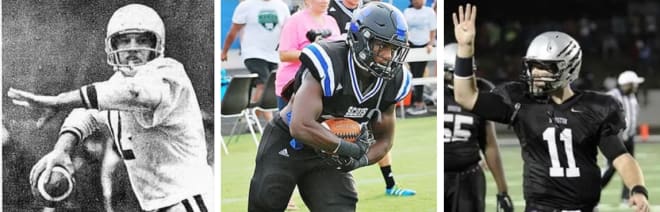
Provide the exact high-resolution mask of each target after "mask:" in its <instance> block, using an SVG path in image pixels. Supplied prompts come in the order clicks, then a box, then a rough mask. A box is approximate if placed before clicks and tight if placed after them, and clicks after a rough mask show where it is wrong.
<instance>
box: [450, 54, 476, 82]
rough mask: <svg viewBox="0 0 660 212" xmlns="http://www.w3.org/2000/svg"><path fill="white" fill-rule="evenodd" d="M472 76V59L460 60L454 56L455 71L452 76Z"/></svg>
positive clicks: (460, 58)
mask: <svg viewBox="0 0 660 212" xmlns="http://www.w3.org/2000/svg"><path fill="white" fill-rule="evenodd" d="M472 74H474V67H472V57H469V58H462V57H458V56H456V69H455V70H454V75H456V76H458V77H470V76H472Z"/></svg>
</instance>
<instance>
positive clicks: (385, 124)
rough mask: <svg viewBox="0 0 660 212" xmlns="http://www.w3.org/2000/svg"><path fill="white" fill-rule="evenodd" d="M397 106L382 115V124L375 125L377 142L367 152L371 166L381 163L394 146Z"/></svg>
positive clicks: (374, 130)
mask: <svg viewBox="0 0 660 212" xmlns="http://www.w3.org/2000/svg"><path fill="white" fill-rule="evenodd" d="M395 108H396V107H395V105H392V106H390V107H389V108H387V110H386V111H384V112H383V113H382V114H381V115H382V116H381V120H380V122H374V123H373V134H374V139H375V140H376V142H375V143H374V144H373V145H371V147H370V148H369V151H368V152H367V158H369V164H373V163H376V162H378V161H380V160H381V159H382V158H383V157H385V155H386V154H387V153H388V152H389V151H390V149H392V145H394V126H395V123H396V113H395Z"/></svg>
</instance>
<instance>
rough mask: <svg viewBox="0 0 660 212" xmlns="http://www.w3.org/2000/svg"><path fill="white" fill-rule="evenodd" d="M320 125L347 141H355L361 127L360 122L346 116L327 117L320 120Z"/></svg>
mask: <svg viewBox="0 0 660 212" xmlns="http://www.w3.org/2000/svg"><path fill="white" fill-rule="evenodd" d="M321 125H323V127H325V128H326V129H328V130H330V132H332V133H333V134H335V135H336V136H337V137H339V138H341V139H344V140H346V141H348V142H355V141H356V140H357V137H358V136H360V133H361V129H362V126H361V125H360V123H358V122H356V121H354V120H352V119H348V118H333V119H328V120H325V121H323V122H321Z"/></svg>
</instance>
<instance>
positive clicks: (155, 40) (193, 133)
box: [8, 4, 213, 211]
mask: <svg viewBox="0 0 660 212" xmlns="http://www.w3.org/2000/svg"><path fill="white" fill-rule="evenodd" d="M105 44H106V52H107V61H108V64H110V65H111V66H112V67H113V69H114V70H115V71H117V72H116V73H115V74H114V75H113V76H112V77H111V78H110V79H109V80H107V81H102V82H96V83H92V84H90V85H86V86H83V87H81V88H80V89H77V90H74V91H70V92H65V93H61V94H59V95H56V96H45V95H37V94H33V93H30V92H26V91H21V90H17V89H13V88H11V89H10V90H9V92H8V96H9V97H10V98H12V101H13V102H14V103H15V104H18V105H23V106H28V107H45V108H50V109H55V110H57V109H64V108H76V109H74V110H73V111H72V112H71V114H69V116H68V117H67V118H66V120H65V121H64V123H63V124H62V127H61V130H60V136H59V138H58V141H57V143H56V144H55V147H54V149H53V151H52V152H50V153H48V154H47V155H45V156H44V157H43V158H41V159H40V160H39V161H38V162H37V164H35V165H34V167H33V168H32V171H31V173H30V182H31V183H34V182H35V181H36V178H37V175H38V173H41V172H42V171H44V173H45V174H49V173H50V172H51V170H52V168H53V167H54V166H55V165H61V166H63V167H65V168H66V169H68V171H70V172H71V173H73V172H74V171H75V170H74V168H73V164H72V163H71V158H70V154H69V152H70V150H71V149H72V147H73V146H74V145H76V144H78V143H80V142H81V141H82V140H83V139H85V138H86V137H87V136H88V135H90V134H91V133H92V132H94V131H96V130H101V129H103V130H109V132H110V134H111V135H112V137H113V140H114V143H115V145H116V147H117V150H118V151H117V152H118V153H119V156H120V157H121V158H122V159H123V162H124V164H125V165H126V168H127V171H128V175H129V179H130V182H131V186H132V188H133V191H134V192H135V195H136V197H137V199H138V201H139V203H140V207H141V208H142V209H143V210H145V211H193V210H194V211H213V209H212V208H213V203H212V198H211V195H212V194H213V190H212V188H213V186H209V185H213V176H212V170H211V167H210V166H209V164H208V163H207V159H206V158H207V149H206V143H205V136H204V127H203V123H202V115H201V111H200V109H199V104H198V102H197V99H196V95H195V92H194V90H193V87H192V83H191V82H190V79H189V78H188V76H187V75H186V72H185V70H184V67H183V65H182V64H181V63H179V62H178V61H176V60H174V59H172V58H167V57H164V55H163V51H164V45H165V29H164V24H163V21H162V20H161V18H160V16H159V15H158V14H157V13H156V11H154V10H153V9H151V8H149V7H147V6H144V5H140V4H129V5H126V6H124V7H121V8H119V9H118V10H117V11H115V13H114V14H113V16H112V17H111V18H110V21H109V23H108V29H107V37H106V39H105Z"/></svg>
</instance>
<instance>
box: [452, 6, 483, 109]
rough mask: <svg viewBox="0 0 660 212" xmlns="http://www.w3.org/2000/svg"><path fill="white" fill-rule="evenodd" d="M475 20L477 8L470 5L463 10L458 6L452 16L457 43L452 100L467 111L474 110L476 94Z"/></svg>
mask: <svg viewBox="0 0 660 212" xmlns="http://www.w3.org/2000/svg"><path fill="white" fill-rule="evenodd" d="M476 18H477V7H476V6H473V5H470V4H467V5H466V7H465V9H464V8H463V6H459V7H458V14H456V13H453V14H452V19H453V21H454V36H455V37H456V42H457V43H458V48H457V52H456V69H455V71H454V88H455V89H454V96H455V97H454V98H455V100H456V102H457V103H458V104H460V105H461V106H462V107H463V108H465V109H467V110H472V108H474V104H475V102H476V100H477V94H478V89H477V85H476V80H475V77H474V73H473V67H472V58H473V56H474V37H475V35H476V29H475V20H476Z"/></svg>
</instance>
